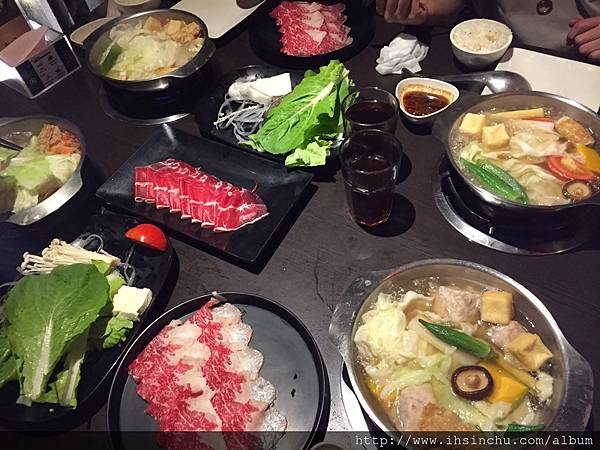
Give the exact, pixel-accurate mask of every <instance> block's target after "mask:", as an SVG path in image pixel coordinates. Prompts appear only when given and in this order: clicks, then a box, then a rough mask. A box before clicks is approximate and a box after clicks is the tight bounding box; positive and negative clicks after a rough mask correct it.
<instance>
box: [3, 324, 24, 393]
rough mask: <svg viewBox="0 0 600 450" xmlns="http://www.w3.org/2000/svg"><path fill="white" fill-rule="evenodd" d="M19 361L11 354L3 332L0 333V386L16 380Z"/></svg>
mask: <svg viewBox="0 0 600 450" xmlns="http://www.w3.org/2000/svg"><path fill="white" fill-rule="evenodd" d="M18 370H19V361H18V360H17V358H16V357H15V356H14V355H13V354H12V351H11V349H10V343H9V342H8V338H7V337H6V335H5V334H4V333H2V334H0V387H2V386H4V385H5V384H6V383H8V382H9V381H16V380H18V379H19V378H18Z"/></svg>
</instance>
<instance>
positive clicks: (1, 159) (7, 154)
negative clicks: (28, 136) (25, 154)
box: [0, 147, 19, 169]
mask: <svg viewBox="0 0 600 450" xmlns="http://www.w3.org/2000/svg"><path fill="white" fill-rule="evenodd" d="M18 154H19V152H18V151H16V150H11V149H10V148H6V147H0V169H2V168H4V167H5V166H6V164H8V162H9V161H10V159H11V158H14V157H15V156H17V155H18Z"/></svg>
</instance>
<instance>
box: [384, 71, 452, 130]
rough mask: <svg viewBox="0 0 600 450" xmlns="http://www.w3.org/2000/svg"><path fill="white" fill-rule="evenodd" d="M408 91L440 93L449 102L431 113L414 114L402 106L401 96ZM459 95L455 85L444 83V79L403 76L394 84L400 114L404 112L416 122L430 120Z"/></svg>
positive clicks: (423, 122)
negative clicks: (403, 77) (423, 114)
mask: <svg viewBox="0 0 600 450" xmlns="http://www.w3.org/2000/svg"><path fill="white" fill-rule="evenodd" d="M409 91H425V92H431V93H434V94H436V93H437V94H442V95H444V96H447V97H448V100H449V103H448V105H446V106H445V107H444V108H442V109H439V110H437V111H435V112H432V113H431V114H427V115H425V116H415V115H414V114H411V113H409V112H408V111H407V110H406V109H405V108H404V102H403V96H404V94H406V93H407V92H409ZM459 95H460V93H459V91H458V89H457V88H456V86H454V85H452V84H450V83H446V82H445V81H440V80H436V79H435V78H421V77H410V78H405V79H403V80H400V82H399V83H398V85H397V86H396V98H397V99H398V103H399V104H400V110H401V111H402V114H404V115H405V116H406V118H407V119H408V120H410V121H411V122H413V123H416V124H425V123H429V122H432V121H433V120H434V119H435V117H436V116H437V115H438V114H439V113H441V112H442V111H444V110H445V109H446V108H448V107H449V106H450V105H451V104H452V103H454V102H455V101H456V100H457V99H458V97H459Z"/></svg>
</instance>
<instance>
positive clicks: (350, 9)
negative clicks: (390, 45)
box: [250, 0, 374, 68]
mask: <svg viewBox="0 0 600 450" xmlns="http://www.w3.org/2000/svg"><path fill="white" fill-rule="evenodd" d="M373 34H374V25H373V20H372V14H371V11H370V10H369V9H368V8H366V7H365V6H363V4H362V2H361V0H319V1H302V0H284V1H283V2H280V3H279V4H278V5H277V6H276V7H275V8H273V9H271V10H270V11H267V10H266V11H263V12H259V13H258V14H257V16H256V18H255V19H254V23H253V24H252V26H251V27H250V43H251V45H252V47H253V49H254V50H255V51H256V52H257V54H259V56H261V57H262V58H263V59H265V60H267V61H269V62H272V63H274V64H277V65H282V66H286V67H295V68H310V67H318V66H321V65H324V64H327V62H328V61H330V60H332V59H339V60H342V61H343V60H346V59H349V58H351V57H352V56H354V55H356V54H357V53H358V52H360V51H361V50H362V49H363V48H364V47H365V46H367V45H368V43H369V42H370V40H371V39H372V37H373Z"/></svg>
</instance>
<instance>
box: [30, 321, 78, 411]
mask: <svg viewBox="0 0 600 450" xmlns="http://www.w3.org/2000/svg"><path fill="white" fill-rule="evenodd" d="M87 337H88V332H87V331H86V332H84V333H83V334H82V335H80V336H78V337H77V338H76V339H75V340H74V341H73V343H72V344H71V346H70V347H69V353H67V356H66V357H65V364H64V370H63V371H62V372H59V373H58V375H57V376H56V380H55V381H53V382H52V383H50V385H49V386H48V387H49V390H48V392H46V393H44V394H42V395H41V396H40V398H38V400H37V401H38V402H44V403H58V404H60V405H62V406H65V407H71V408H75V407H76V406H77V386H79V381H80V380H81V366H82V364H83V361H84V359H85V352H86V350H87Z"/></svg>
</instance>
